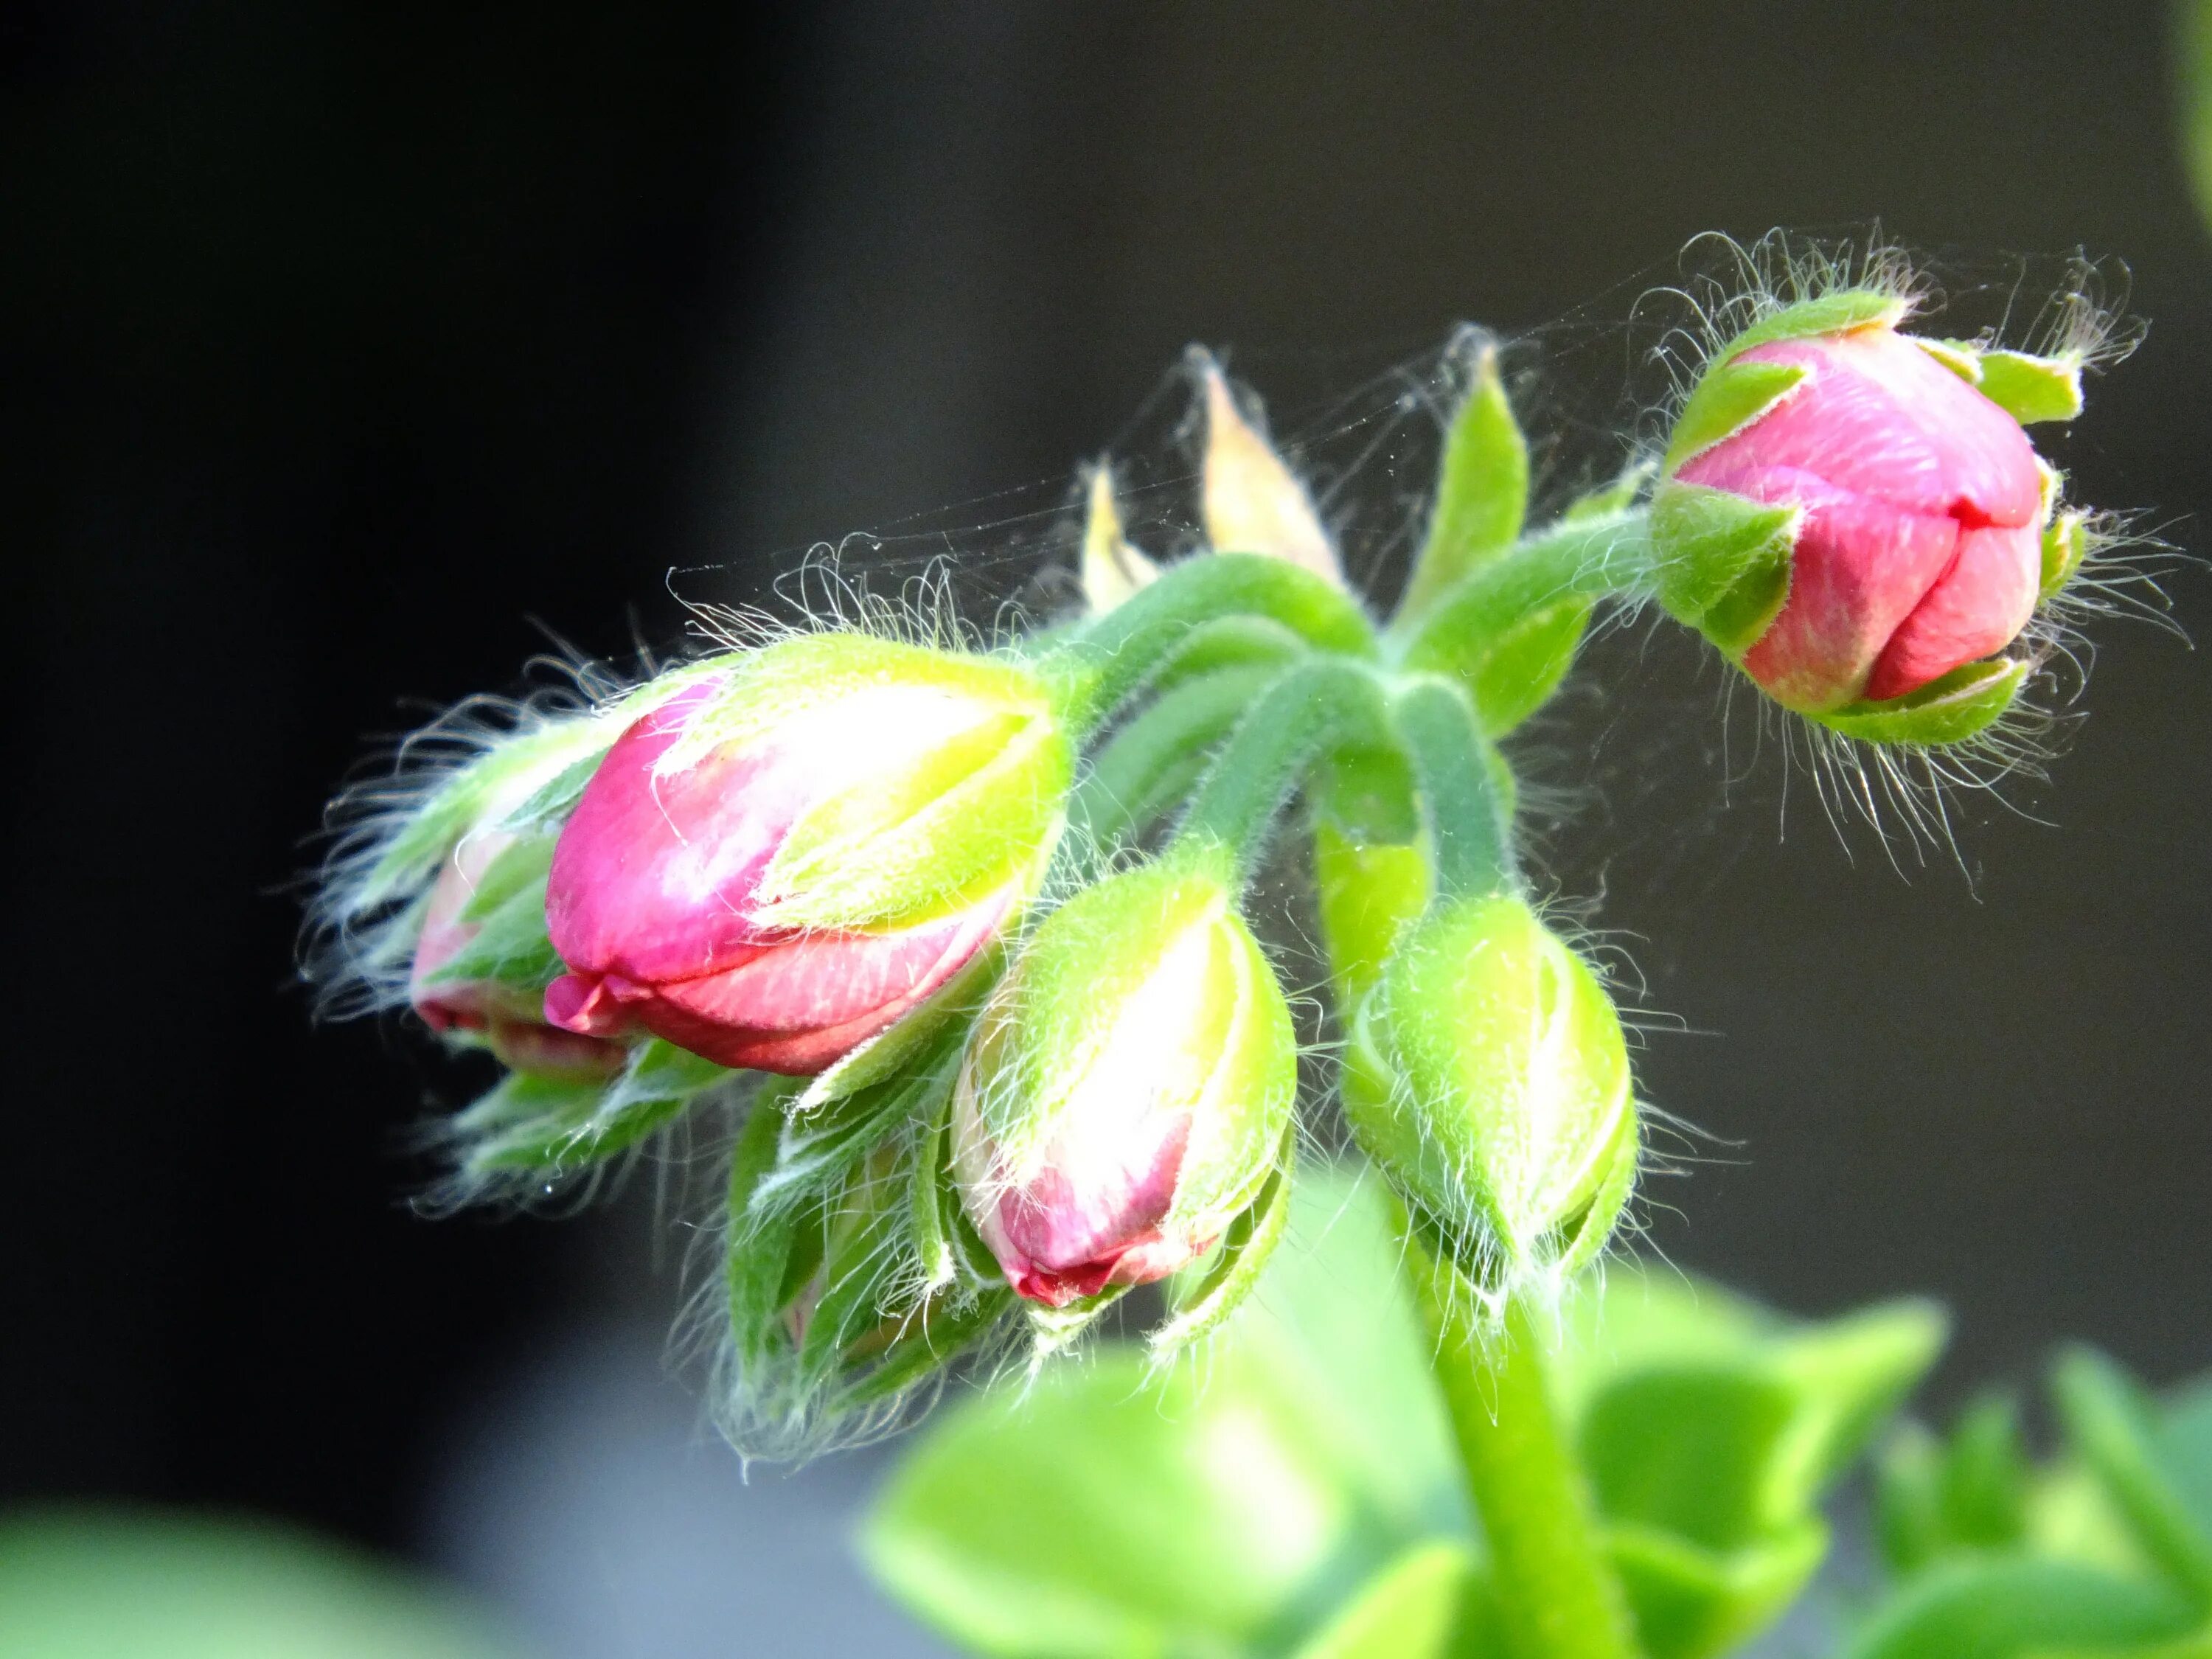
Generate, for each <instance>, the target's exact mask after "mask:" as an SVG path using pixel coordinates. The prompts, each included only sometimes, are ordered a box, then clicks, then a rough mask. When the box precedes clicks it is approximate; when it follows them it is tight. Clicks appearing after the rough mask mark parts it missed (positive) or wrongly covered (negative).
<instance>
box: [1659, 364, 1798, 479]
mask: <svg viewBox="0 0 2212 1659" xmlns="http://www.w3.org/2000/svg"><path fill="white" fill-rule="evenodd" d="M1804 378H1805V370H1804V369H1803V368H1802V367H1801V366H1799V365H1798V364H1796V363H1739V362H1729V361H1725V360H1724V361H1723V362H1718V363H1716V364H1715V365H1714V366H1713V367H1712V368H1709V369H1707V370H1706V371H1705V375H1704V378H1702V379H1701V380H1699V382H1698V384H1697V387H1696V389H1695V390H1694V391H1692V392H1691V393H1690V398H1689V401H1688V402H1687V403H1686V404H1683V405H1682V412H1681V414H1680V416H1677V417H1676V418H1675V421H1674V435H1673V437H1671V438H1670V439H1669V440H1668V443H1667V459H1666V460H1665V462H1664V463H1663V465H1662V468H1661V471H1662V474H1663V475H1664V476H1665V477H1669V478H1671V477H1674V474H1675V473H1676V472H1678V471H1680V470H1681V467H1682V464H1683V463H1684V462H1686V461H1688V460H1690V459H1693V458H1694V457H1696V456H1698V455H1699V454H1701V453H1704V452H1705V451H1706V450H1708V449H1711V447H1713V446H1714V445H1715V444H1717V443H1719V442H1721V441H1723V439H1726V438H1729V437H1732V436H1734V435H1735V434H1736V433H1738V432H1740V431H1741V430H1742V429H1743V428H1745V427H1747V426H1749V425H1750V424H1751V423H1752V422H1753V421H1755V420H1757V419H1758V418H1759V416H1762V415H1764V414H1765V413H1766V412H1767V411H1768V410H1771V409H1772V408H1773V407H1774V406H1775V405H1776V404H1778V403H1780V402H1781V401H1782V400H1783V399H1784V398H1786V397H1788V396H1789V395H1790V393H1791V392H1795V391H1796V389H1797V386H1798V384H1799V382H1801V381H1802V380H1804Z"/></svg>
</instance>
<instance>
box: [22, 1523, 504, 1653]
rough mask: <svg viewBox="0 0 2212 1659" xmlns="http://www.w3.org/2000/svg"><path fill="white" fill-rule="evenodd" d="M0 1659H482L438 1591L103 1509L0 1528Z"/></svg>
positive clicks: (328, 1552) (473, 1620)
mask: <svg viewBox="0 0 2212 1659" xmlns="http://www.w3.org/2000/svg"><path fill="white" fill-rule="evenodd" d="M0 1609H4V1612H0V1655H4V1656H6V1659H155V1656H158V1659H493V1656H495V1655H513V1654H518V1653H520V1652H521V1651H522V1650H521V1649H520V1648H518V1647H515V1646H512V1645H510V1644H508V1643H507V1641H506V1640H505V1639H504V1638H502V1637H501V1636H500V1635H499V1634H498V1633H497V1632H496V1631H495V1627H494V1625H493V1621H492V1620H489V1618H487V1617H485V1616H483V1614H481V1613H479V1612H478V1611H477V1609H475V1608H474V1607H471V1606H469V1605H468V1604H467V1603H465V1602H464V1601H462V1600H461V1599H460V1598H459V1597H458V1596H456V1595H453V1593H452V1592H451V1591H450V1590H448V1589H445V1588H444V1587H442V1586H441V1585H439V1584H437V1583H434V1582H431V1581H428V1580H425V1579H422V1578H418V1577H416V1575H414V1574H412V1573H410V1572H406V1571H400V1570H399V1569H398V1568H395V1567H393V1566H392V1565H388V1564H386V1563H385V1562H382V1561H380V1560H378V1559H375V1558H374V1557H372V1556H369V1555H367V1554H365V1553H358V1552H356V1551H354V1550H352V1549H349V1548H345V1547H341V1546H339V1545H337V1544H336V1543H333V1542H331V1541H329V1540H327V1539H325V1538H320V1537H317V1536H315V1535H313V1534H309V1533H307V1532H304V1531H301V1530H300V1529H298V1528H294V1527H289V1526H283V1525H279V1524H278V1523H276V1522H273V1521H265V1520H246V1519H243V1518H228V1517H226V1518H221V1519H216V1518H212V1517H210V1516H204V1515H193V1514H186V1513H182V1512H172V1513H165V1512H162V1511H159V1510H128V1509H122V1508H107V1507H103V1508H100V1509H97V1510H92V1509H84V1510H67V1509H45V1510H18V1511H16V1512H15V1513H14V1514H12V1515H10V1516H9V1517H8V1518H7V1519H6V1520H5V1521H4V1522H0Z"/></svg>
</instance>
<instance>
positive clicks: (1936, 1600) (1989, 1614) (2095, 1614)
mask: <svg viewBox="0 0 2212 1659" xmlns="http://www.w3.org/2000/svg"><path fill="white" fill-rule="evenodd" d="M2191 1622H2192V1621H2191V1612H2190V1608H2189V1606H2188V1603H2187V1602H2186V1601H2184V1600H2182V1599H2181V1598H2180V1597H2179V1596H2177V1595H2175V1594H2174V1593H2173V1592H2172V1590H2170V1589H2166V1587H2165V1586H2163V1585H2160V1584H2155V1583H2145V1582H2143V1581H2142V1580H2139V1579H2133V1578H2126V1577H2120V1576H2118V1575H2117V1574H2114V1573H2111V1572H2106V1571H2103V1570H2101V1569H2100V1568H2096V1567H2089V1566H2083V1565H2079V1564H2077V1563H2074V1562H2069V1561H2056V1560H2047V1559H2039V1558H2038V1557H2036V1556H2033V1555H2021V1554H2005V1555H1997V1556H1990V1557H1974V1556H1964V1557H1961V1558H1960V1559H1957V1560H1955V1561H1950V1562H1945V1563H1943V1564H1942V1565H1938V1566H1936V1567H1933V1568H1931V1569H1929V1571H1926V1572H1924V1573H1922V1574H1920V1575H1919V1576H1918V1577H1916V1578H1914V1579H1913V1580H1912V1581H1911V1583H1908V1584H1906V1585H1905V1588H1904V1589H1903V1590H1902V1591H1901V1592H1900V1593H1899V1595H1897V1596H1896V1597H1895V1598H1894V1599H1893V1600H1892V1601H1889V1602H1888V1603H1887V1604H1886V1605H1885V1606H1884V1607H1882V1608H1881V1612H1880V1613H1877V1614H1876V1615H1875V1618H1874V1619H1873V1620H1871V1621H1869V1624H1868V1625H1867V1626H1866V1627H1865V1628H1864V1629H1863V1630H1862V1631H1861V1632H1859V1633H1858V1635H1857V1638H1856V1639H1855V1640H1853V1641H1852V1642H1851V1644H1850V1645H1849V1646H1848V1647H1846V1648H1845V1649H1844V1655H1845V1656H1846V1659H2057V1656H2059V1655H2062V1654H2064V1655H2072V1656H2077V1659H2089V1656H2090V1655H2091V1654H2095V1655H2097V1656H2100V1659H2151V1654H2152V1653H2154V1652H2155V1651H2157V1650H2148V1651H2146V1650H2144V1648H2143V1646H2142V1644H2149V1643H2157V1642H2163V1641H2166V1640H2168V1639H2170V1638H2174V1637H2178V1636H2181V1635H2183V1634H2184V1633H2185V1632H2187V1631H2189V1629H2190V1628H2191Z"/></svg>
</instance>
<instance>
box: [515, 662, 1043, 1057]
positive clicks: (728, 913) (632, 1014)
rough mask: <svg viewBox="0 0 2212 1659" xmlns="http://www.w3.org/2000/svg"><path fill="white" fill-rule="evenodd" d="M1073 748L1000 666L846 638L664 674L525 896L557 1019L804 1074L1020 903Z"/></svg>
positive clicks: (980, 941) (893, 1013)
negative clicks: (670, 686)
mask: <svg viewBox="0 0 2212 1659" xmlns="http://www.w3.org/2000/svg"><path fill="white" fill-rule="evenodd" d="M1072 771H1073V752H1072V749H1071V745H1070V743H1069V740H1068V738H1067V735H1066V731H1065V729H1064V727H1063V726H1062V725H1061V724H1060V720H1058V718H1057V717H1056V716H1055V714H1054V710H1053V708H1052V706H1051V703H1050V700H1049V697H1048V694H1047V691H1046V689H1045V687H1044V686H1043V684H1042V683H1041V682H1040V681H1039V680H1038V679H1037V678H1036V676H1035V675H1033V674H1032V673H1030V671H1028V670H1026V669H1024V668H1023V667H1021V666H1019V665H1016V664H1013V663H1010V662H1006V661H1001V660H997V659H987V658H980V657H970V656H962V655H956V654H953V653H946V652H940V651H932V650H927V649H924V648H922V647H916V646H908V645H902V644H897V643H894V642H891V641H884V640H879V639H876V638H873V637H872V636H869V635H860V634H849V633H829V634H819V635H807V636H804V637H800V638H797V639H792V640H787V641H781V642H780V643H778V644H775V645H773V646H769V647H765V648H763V649H761V650H758V651H756V652H753V653H748V654H747V655H745V656H744V657H741V658H738V659H734V660H732V663H731V664H730V665H729V667H728V669H727V670H726V671H723V672H719V673H710V674H707V675H705V676H703V677H700V678H694V679H692V680H690V682H689V683H687V684H684V685H683V686H682V687H681V689H679V690H678V691H677V692H676V693H675V695H673V696H671V697H669V698H668V699H667V700H666V701H665V702H662V703H660V704H659V706H658V707H656V708H653V709H652V710H651V711H650V712H649V713H647V714H646V715H645V716H644V717H643V718H641V719H640V720H638V721H637V722H636V723H635V724H634V725H633V726H631V727H630V728H629V730H628V731H627V732H624V733H623V736H622V737H621V738H619V739H618V740H617V742H616V744H615V745H614V747H613V748H612V749H611V750H609V751H608V754H607V757H606V759H605V762H604V763H602V764H601V765H600V767H599V771H598V772H597V773H596V774H595V775H593V777H592V781H591V783H590V785H589V787H586V790H585V791H584V793H583V798H582V799H580V801H579V802H578V803H577V805H576V810H575V811H574V814H573V815H572V816H571V817H569V819H568V823H567V824H566V826H565V827H564V828H563V829H562V832H561V838H560V842H559V844H558V846H557V847H556V849H555V851H554V854H553V863H552V872H551V876H550V880H549V883H548V885H547V889H546V921H547V925H548V928H549V932H550V936H551V939H552V943H553V947H554V949H555V950H556V951H558V952H559V954H560V957H561V959H562V961H563V962H564V963H567V964H568V969H569V971H568V973H567V974H566V975H563V976H562V977H561V978H560V979H558V980H556V981H554V983H553V984H552V986H551V987H550V989H549V990H548V991H547V992H546V995H545V1015H546V1018H547V1019H548V1020H550V1022H551V1023H552V1024H556V1025H558V1026H562V1027H563V1028H565V1029H567V1030H572V1031H580V1032H585V1033H588V1034H591V1035H594V1036H607V1035H611V1034H614V1033H617V1032H620V1031H623V1030H628V1029H631V1028H633V1027H642V1028H643V1029H645V1030H648V1031H651V1032H653V1034H654V1035H656V1036H661V1037H664V1038H665V1039H666V1040H667V1041H669V1042H673V1043H676V1044H678V1046H679V1047H682V1048H688V1049H690V1051H692V1052H693V1053H694V1054H701V1055H703V1056H705V1057H706V1058H707V1059H709V1060H716V1061H718V1062H720V1064H722V1065H725V1066H740V1067H751V1068H755V1069H758V1070H762V1071H771V1072H784V1073H793V1074H806V1073H815V1072H819V1071H821V1070H823V1068H825V1067H826V1066H829V1065H831V1064H833V1063H834V1062H835V1061H836V1060H839V1059H840V1058H842V1056H843V1055H845V1054H848V1053H850V1052H851V1051H852V1050H853V1049H854V1048H857V1047H858V1046H859V1045H860V1044H861V1043H862V1042H866V1041H867V1040H868V1039H869V1038H870V1037H872V1036H876V1035H877V1034H878V1032H880V1031H882V1030H884V1029H885V1028H887V1027H888V1026H890V1025H891V1024H893V1023H895V1022H896V1020H898V1019H899V1018H901V1017H902V1015H904V1014H905V1013H907V1012H908V1011H910V1010H912V1009H913V1008H914V1007H915V1006H917V1005H918V1004H920V1003H921V1002H922V1001H923V1000H926V999H927V998H928V997H929V996H930V995H931V994H933V992H935V991H936V990H938V989H939V987H941V986H943V985H944V984H945V982H946V981H948V980H950V979H951V977H952V976H953V975H954V974H956V973H957V971H958V970H959V969H961V968H962V967H963V966H964V965H966V964H967V963H968V962H969V961H970V960H971V959H972V958H973V957H975V955H976V954H977V952H979V951H981V950H982V949H983V948H984V947H985V946H986V945H988V944H989V943H990V942H991V941H992V940H993V939H995V938H997V936H998V935H999V933H1000V930H1001V929H1002V928H1004V927H1006V926H1007V925H1008V924H1009V922H1010V921H1012V919H1013V918H1014V917H1015V915H1017V914H1018V911H1019V909H1020V908H1021V907H1022V905H1023V904H1024V902H1026V901H1027V899H1028V897H1029V896H1030V893H1031V892H1032V891H1033V890H1034V888H1035V885H1036V881H1037V880H1038V878H1039V876H1040V873H1041V871H1042V866H1043V863H1044V861H1045V860H1046V859H1047V858H1048V856H1049V854H1050V853H1051V850H1052V847H1053V844H1054V841H1055V839H1056V838H1057V836H1058V835H1059V831H1060V823H1061V822H1062V814H1063V811H1064V806H1065V801H1066V793H1067V787H1068V783H1069V779H1070V775H1071V773H1072Z"/></svg>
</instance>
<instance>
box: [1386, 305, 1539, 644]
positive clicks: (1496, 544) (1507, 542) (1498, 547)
mask: <svg viewBox="0 0 2212 1659" xmlns="http://www.w3.org/2000/svg"><path fill="white" fill-rule="evenodd" d="M1457 344H1458V346H1459V349H1462V350H1465V349H1468V345H1470V344H1471V345H1472V347H1473V362H1472V365H1471V368H1472V374H1471V377H1470V382H1469V385H1468V393H1467V397H1466V398H1465V399H1464V400H1463V401H1462V403H1461V404H1460V406H1459V410H1458V411H1457V412H1456V413H1455V415H1454V416H1452V422H1451V425H1450V427H1449V429H1448V430H1447V431H1446V432H1445V434H1444V450H1443V466H1442V468H1441V470H1440V471H1439V474H1438V477H1437V496H1436V502H1435V505H1434V506H1433V507H1431V509H1430V512H1429V533H1428V536H1427V538H1426V539H1425V541H1424V542H1423V543H1422V544H1421V550H1420V552H1419V554H1418V555H1416V556H1415V557H1414V560H1413V574H1412V576H1411V577H1410V578H1409V579H1408V580H1407V584H1406V594H1405V598H1404V599H1402V600H1401V602H1400V605H1399V611H1400V615H1401V617H1403V618H1407V619H1410V618H1412V617H1417V616H1419V614H1420V613H1421V612H1422V611H1425V610H1426V609H1427V608H1428V606H1429V605H1430V603H1431V601H1433V600H1434V599H1436V597H1437V595H1438V594H1440V593H1442V592H1443V591H1444V590H1445V589H1446V588H1448V587H1450V586H1452V585H1453V584H1454V583H1455V582H1457V581H1458V580H1460V579H1461V578H1462V577H1464V576H1465V575H1466V574H1468V572H1469V571H1471V570H1473V569H1474V568H1475V567H1476V566H1477V565H1480V564H1481V563H1483V562H1485V561H1486V560H1488V559H1491V558H1493V557H1495V556H1497V555H1498V554H1499V553H1501V552H1503V551H1504V550H1505V549H1507V548H1509V547H1510V546H1512V545H1513V544H1514V542H1515V541H1516V539H1517V538H1519V536H1520V534H1521V526H1522V520H1524V519H1525V518H1526V516H1527V514H1528V441H1527V440H1526V439H1525V438H1523V437H1522V435H1521V425H1520V422H1517V421H1516V420H1515V419H1514V418H1513V405H1512V402H1511V400H1510V399H1509V398H1507V397H1506V395H1505V383H1504V380H1502V379H1500V378H1499V375H1498V349H1497V348H1496V347H1495V346H1494V345H1492V343H1490V342H1489V340H1488V338H1487V337H1482V336H1472V335H1471V336H1468V337H1466V338H1465V339H1464V340H1463V341H1462V342H1460V343H1457Z"/></svg>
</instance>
